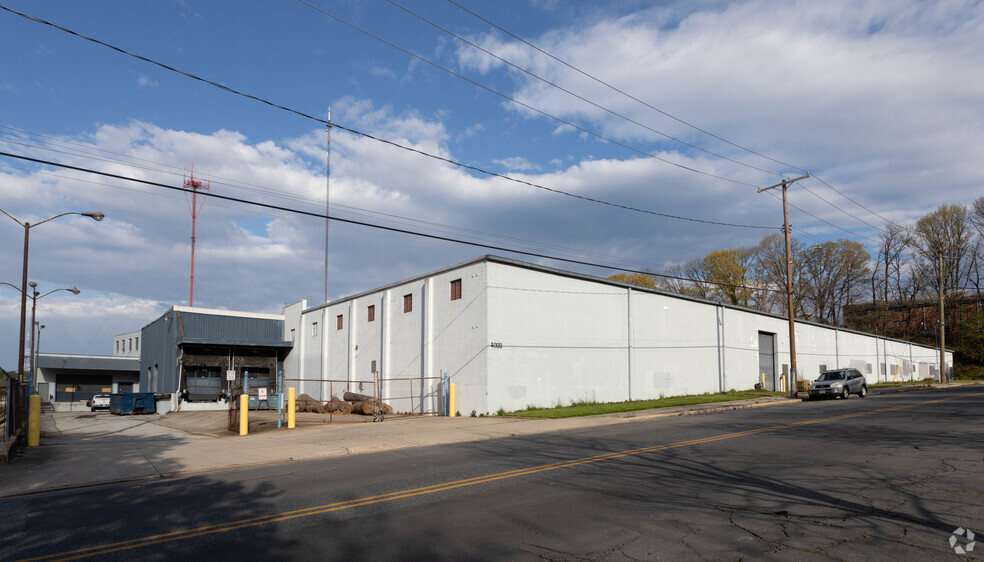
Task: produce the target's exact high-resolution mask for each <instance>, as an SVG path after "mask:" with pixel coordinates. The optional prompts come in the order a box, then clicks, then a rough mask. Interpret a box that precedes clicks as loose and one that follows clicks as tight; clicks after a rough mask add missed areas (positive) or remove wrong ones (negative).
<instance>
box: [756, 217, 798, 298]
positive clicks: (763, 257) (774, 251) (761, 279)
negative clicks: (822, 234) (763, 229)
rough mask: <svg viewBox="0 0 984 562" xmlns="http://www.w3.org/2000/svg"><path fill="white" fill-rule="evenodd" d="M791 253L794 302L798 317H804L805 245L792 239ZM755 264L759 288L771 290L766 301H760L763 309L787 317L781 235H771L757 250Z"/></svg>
mask: <svg viewBox="0 0 984 562" xmlns="http://www.w3.org/2000/svg"><path fill="white" fill-rule="evenodd" d="M789 244H790V253H791V254H792V257H793V302H794V307H795V308H796V315H797V316H804V314H803V312H804V311H803V299H802V298H801V297H800V295H801V293H802V286H801V282H800V279H801V276H800V263H801V262H802V254H803V244H802V243H800V241H799V240H797V239H796V238H790V239H789ZM754 254H755V256H754V260H753V262H752V267H753V275H752V276H753V278H754V279H755V280H756V284H757V285H758V286H760V287H763V288H764V289H768V291H769V292H768V293H767V295H768V296H767V297H763V298H762V299H761V301H760V306H759V307H760V308H761V309H762V310H767V311H768V312H780V313H782V314H788V312H787V311H788V309H789V305H788V301H787V299H786V241H785V238H784V236H783V235H782V234H778V233H776V234H768V235H766V236H764V237H763V238H762V240H761V241H760V242H759V243H758V246H756V247H755V248H754Z"/></svg>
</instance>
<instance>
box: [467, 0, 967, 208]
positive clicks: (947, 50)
mask: <svg viewBox="0 0 984 562" xmlns="http://www.w3.org/2000/svg"><path fill="white" fill-rule="evenodd" d="M691 10H692V11H691V12H689V13H681V14H673V16H674V17H673V18H671V19H668V18H667V10H666V9H665V8H664V7H662V6H660V7H654V8H651V9H647V10H642V11H639V12H637V13H634V14H631V15H629V16H625V17H602V18H600V19H598V20H594V21H592V22H591V23H590V24H588V25H585V26H583V27H582V26H577V27H570V28H564V29H555V30H552V31H550V32H547V33H545V34H544V35H543V36H542V37H540V38H536V39H535V42H536V43H537V44H538V45H539V46H541V47H543V48H544V49H545V50H547V51H549V52H551V53H553V54H555V55H557V56H558V57H560V58H561V59H563V60H565V61H568V62H570V63H571V64H573V65H575V66H576V67H578V68H580V69H583V70H584V71H585V72H587V73H589V74H591V75H593V76H596V77H598V78H601V79H603V80H605V81H607V82H608V83H610V84H614V85H616V86H617V87H619V88H620V89H622V90H624V91H626V92H629V93H631V94H633V95H634V96H636V97H638V98H640V99H642V100H644V101H646V102H648V103H650V104H651V105H653V106H656V107H659V108H661V109H663V110H665V111H668V112H670V113H672V114H674V115H677V116H680V117H681V118H683V119H685V120H688V121H690V122H692V123H695V124H697V125H699V126H702V127H705V128H708V129H710V130H712V131H713V132H716V133H717V134H719V135H722V136H724V137H725V138H728V139H730V140H734V141H735V142H738V143H739V144H743V145H746V146H749V147H751V148H753V149H755V150H756V151H759V152H762V153H765V154H768V155H772V156H774V157H776V158H777V159H779V160H782V161H784V162H789V163H792V164H795V165H797V166H800V167H804V168H807V169H810V170H811V171H814V172H816V173H818V174H819V175H820V176H821V177H823V178H824V179H826V180H827V181H828V182H831V181H832V182H834V183H835V185H837V186H839V187H840V189H841V190H842V191H846V192H848V193H849V194H850V195H852V197H853V198H855V199H858V200H860V201H862V202H864V203H865V204H866V205H867V206H871V207H874V208H876V209H879V210H880V211H881V212H884V213H891V212H893V210H894V207H895V206H897V205H899V204H903V205H910V206H912V207H913V208H916V209H922V210H925V209H926V208H928V207H932V206H935V205H938V204H939V200H938V198H937V197H932V196H930V197H928V196H927V194H926V193H925V190H924V189H922V188H923V186H925V182H926V181H927V178H935V179H934V180H932V181H934V182H935V181H939V180H940V179H942V178H945V179H944V180H943V181H945V183H946V189H947V192H948V194H950V197H951V200H962V201H967V200H968V198H971V197H972V196H973V195H974V193H976V192H977V191H979V180H978V179H977V175H976V174H975V173H974V171H973V170H972V168H973V163H975V162H978V161H981V160H982V158H984V144H982V143H980V142H979V138H980V135H981V130H980V127H979V126H976V125H975V124H979V123H982V122H984V109H982V106H981V104H980V103H979V100H980V99H981V98H982V95H984V74H981V73H980V72H977V71H976V69H979V68H982V67H984V50H981V49H980V48H979V47H980V45H981V44H984V5H981V4H978V3H968V2H947V3H930V4H927V3H925V2H916V1H910V2H895V1H893V2H881V1H867V2H864V1H846V0H845V1H841V2H787V3H780V4H776V3H775V2H768V1H764V0H756V1H751V2H740V3H728V4H721V5H710V6H706V5H695V7H694V8H691ZM479 39H480V41H481V44H482V45H483V47H485V48H487V49H489V50H491V51H493V52H496V53H497V54H499V55H500V56H503V57H504V58H507V59H509V60H511V61H513V62H516V63H517V64H520V65H521V66H523V67H524V68H529V69H530V70H531V71H532V72H534V73H536V74H538V75H540V76H543V77H544V78H546V79H547V80H550V81H551V82H554V83H557V84H559V85H561V86H562V87H564V88H567V89H569V90H572V91H574V92H577V93H578V94H580V95H582V96H584V97H586V98H588V99H590V100H592V101H595V102H596V103H598V104H599V105H601V106H603V107H606V108H610V109H611V110H612V111H615V112H617V113H620V114H622V115H625V116H627V117H629V118H631V119H633V120H636V121H638V122H640V123H643V124H645V125H647V126H649V127H651V128H653V129H656V130H658V131H662V132H665V133H666V134H669V135H672V136H675V137H677V138H680V139H683V140H686V141H688V142H692V143H696V144H699V145H701V146H703V147H706V148H708V149H709V150H712V151H714V152H718V153H720V154H723V155H725V156H729V157H732V158H735V159H738V160H740V161H743V162H747V163H750V164H753V165H755V166H758V167H762V168H766V169H769V170H775V171H779V172H785V173H789V172H793V171H794V170H792V169H791V168H789V167H788V166H783V165H780V164H777V163H775V162H770V161H768V160H764V159H762V158H758V157H756V156H754V155H751V154H748V153H744V152H743V151H740V150H737V149H735V148H734V147H732V146H730V145H727V144H724V143H721V142H719V141H716V140H714V139H713V138H710V137H706V136H704V135H701V134H699V133H698V132H696V131H694V130H693V129H690V128H688V127H686V126H684V125H682V124H680V123H679V122H676V121H673V120H671V119H668V118H666V117H665V116H662V115H660V114H658V113H656V112H654V111H652V110H650V109H648V108H646V107H645V106H643V105H641V104H639V103H636V102H634V101H632V100H630V99H628V98H626V97H624V96H622V95H620V94H618V93H616V92H614V91H612V90H610V89H608V88H606V87H604V86H603V85H601V84H599V83H597V82H595V81H592V80H591V79H589V78H587V77H585V76H583V75H580V74H578V73H576V72H574V71H571V70H570V69H568V68H566V67H564V66H562V65H560V64H558V63H556V62H555V61H553V60H551V59H549V58H547V57H545V56H543V55H540V54H538V53H535V52H533V51H532V50H531V49H530V48H528V47H527V46H525V45H522V44H520V43H518V42H516V41H511V40H510V41H505V40H503V39H501V38H499V37H498V36H493V35H488V36H484V37H480V38H479ZM458 57H459V63H460V64H461V65H462V67H464V68H466V69H470V70H475V71H478V72H481V73H491V72H494V71H497V70H505V68H504V67H503V66H502V64H501V63H497V62H495V61H492V60H489V57H487V56H486V55H482V54H480V53H477V52H476V51H475V50H474V49H471V48H469V47H464V46H462V47H460V48H459V51H458ZM510 74H511V75H512V76H513V78H514V80H515V84H516V87H515V88H514V91H512V92H510V95H513V96H514V97H516V98H517V99H520V100H522V101H524V102H526V103H529V104H530V105H533V106H535V107H539V108H545V109H548V110H549V111H550V112H551V113H554V114H556V115H558V116H559V117H561V118H564V119H568V120H572V121H574V122H577V123H583V124H585V125H586V126H588V127H589V128H592V129H595V130H598V131H599V132H601V133H602V134H605V135H608V136H612V137H614V138H617V139H620V140H623V141H627V142H629V143H632V144H641V145H643V146H645V145H646V144H650V145H651V143H654V142H663V143H666V139H665V138H662V137H660V136H659V135H657V134H655V133H653V132H651V131H648V130H646V129H644V128H640V127H638V126H636V125H633V124H631V123H628V122H626V121H624V120H621V119H618V118H616V117H614V116H612V115H610V114H608V113H606V112H604V111H603V110H602V109H599V108H597V107H593V106H591V105H588V104H585V103H584V102H582V101H579V100H577V99H575V98H573V97H571V96H569V95H568V94H565V93H563V92H561V91H559V90H557V89H554V88H552V87H550V86H548V85H546V84H543V83H542V82H539V81H536V80H534V79H532V78H530V77H528V76H526V75H523V74H520V73H518V72H515V71H511V72H510ZM505 107H508V108H509V109H510V110H511V111H515V112H518V113H520V114H523V115H527V116H531V117H535V118H537V119H543V118H542V117H539V116H535V115H533V114H531V113H530V112H529V111H528V110H525V109H522V108H518V107H517V106H515V105H509V104H505ZM556 132H557V133H559V134H569V133H570V132H571V129H570V128H569V127H564V126H558V127H557V128H556ZM663 146H665V147H666V148H668V149H672V150H674V151H690V149H688V148H687V147H685V146H683V145H678V144H663ZM721 169H722V170H724V171H726V172H727V173H728V175H729V176H731V175H734V174H736V173H739V172H738V170H741V168H735V167H734V166H733V165H729V164H727V163H725V164H724V165H723V166H721ZM746 171H747V169H746ZM769 179H771V178H769V177H768V176H762V177H761V179H756V181H761V182H762V183H765V182H766V181H767V180H769ZM812 185H813V186H814V187H817V188H821V189H825V188H822V186H819V184H816V183H813V184H812ZM827 193H828V194H829V195H830V196H831V197H838V196H836V195H833V194H831V192H829V191H827ZM807 197H809V196H807ZM855 210H856V211H857V212H859V213H864V211H863V210H859V209H857V208H856V207H855ZM868 217H869V218H871V217H870V215H869V216H868ZM873 220H878V219H873Z"/></svg>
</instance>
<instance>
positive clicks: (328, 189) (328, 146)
mask: <svg viewBox="0 0 984 562" xmlns="http://www.w3.org/2000/svg"><path fill="white" fill-rule="evenodd" d="M325 133H326V135H327V142H326V143H325V304H327V303H328V223H330V222H331V219H329V218H328V211H329V210H330V206H329V200H330V197H329V196H330V195H331V108H330V107H329V108H328V123H327V125H326V127H325Z"/></svg>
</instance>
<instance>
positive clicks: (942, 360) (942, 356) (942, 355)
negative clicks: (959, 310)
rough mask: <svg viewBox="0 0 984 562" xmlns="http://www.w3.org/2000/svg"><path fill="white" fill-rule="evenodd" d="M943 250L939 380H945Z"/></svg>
mask: <svg viewBox="0 0 984 562" xmlns="http://www.w3.org/2000/svg"><path fill="white" fill-rule="evenodd" d="M944 287H945V285H944V284H943V251H942V250H940V382H941V383H945V382H946V325H945V319H946V316H944V315H943V288H944Z"/></svg>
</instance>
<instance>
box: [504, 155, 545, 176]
mask: <svg viewBox="0 0 984 562" xmlns="http://www.w3.org/2000/svg"><path fill="white" fill-rule="evenodd" d="M492 161H493V162H495V163H496V164H499V165H500V166H503V167H505V168H507V169H509V170H517V171H521V172H526V171H530V170H540V169H542V168H541V167H540V165H539V164H535V163H533V162H530V161H529V160H527V159H526V158H523V157H522V156H512V157H509V158H502V159H499V160H492Z"/></svg>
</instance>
